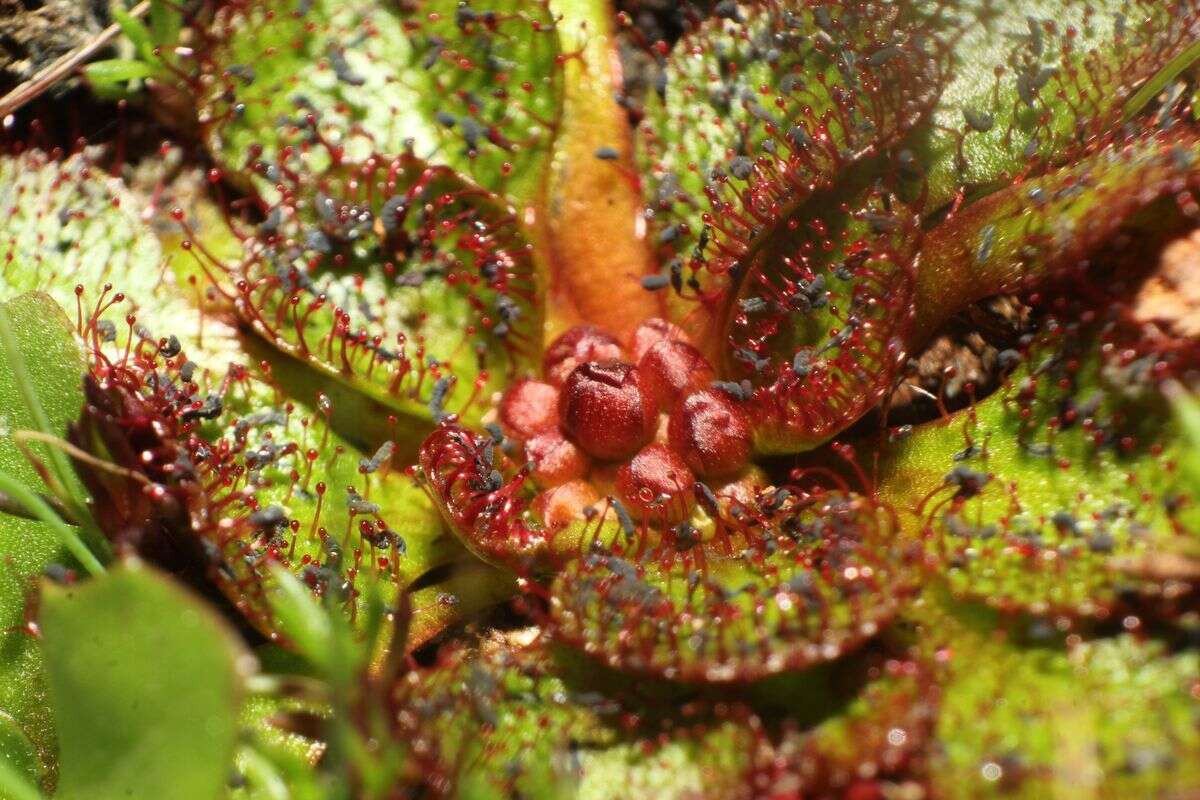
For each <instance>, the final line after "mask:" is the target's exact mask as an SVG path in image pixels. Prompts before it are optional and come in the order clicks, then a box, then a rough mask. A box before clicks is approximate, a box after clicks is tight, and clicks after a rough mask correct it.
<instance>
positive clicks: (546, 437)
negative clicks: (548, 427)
mask: <svg viewBox="0 0 1200 800" xmlns="http://www.w3.org/2000/svg"><path fill="white" fill-rule="evenodd" d="M525 456H526V457H527V458H528V459H529V460H530V461H532V462H533V465H534V466H533V479H534V480H535V481H537V482H538V485H540V486H543V487H550V486H558V485H559V484H562V483H566V482H567V481H573V480H575V479H577V478H582V477H583V476H584V475H586V474H587V471H588V457H587V455H586V454H585V453H584V452H583V451H582V450H580V449H579V448H578V447H576V446H575V445H574V444H573V443H572V442H569V441H568V440H567V439H566V437H564V436H563V435H562V433H560V432H559V431H558V430H557V429H555V430H553V431H549V432H547V433H539V434H538V435H537V436H534V437H533V438H532V439H530V440H529V441H527V442H525Z"/></svg>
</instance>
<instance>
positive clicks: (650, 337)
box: [629, 317, 688, 361]
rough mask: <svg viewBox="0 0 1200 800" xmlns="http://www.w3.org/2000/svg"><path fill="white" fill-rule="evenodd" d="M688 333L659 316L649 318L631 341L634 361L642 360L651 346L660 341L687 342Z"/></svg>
mask: <svg viewBox="0 0 1200 800" xmlns="http://www.w3.org/2000/svg"><path fill="white" fill-rule="evenodd" d="M687 340H688V337H687V334H686V333H684V332H683V328H681V327H679V326H678V325H676V324H674V323H672V322H667V321H666V320H665V319H658V318H657V317H655V318H652V319H648V320H646V321H645V322H643V323H642V324H641V325H638V327H637V330H635V331H634V332H633V337H632V338H631V339H630V342H629V350H630V352H632V353H633V360H634V361H641V360H642V358H643V357H644V356H645V355H646V353H647V352H649V350H650V348H651V347H653V346H654V345H656V344H658V343H659V342H686V341H687Z"/></svg>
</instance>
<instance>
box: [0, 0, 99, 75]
mask: <svg viewBox="0 0 1200 800" xmlns="http://www.w3.org/2000/svg"><path fill="white" fill-rule="evenodd" d="M108 24H109V17H108V3H107V2H105V0H0V94H4V93H6V92H8V91H9V90H10V89H12V88H13V87H14V86H16V85H17V84H19V83H21V82H22V81H26V80H29V79H30V78H32V77H33V76H34V75H36V74H37V73H38V71H39V70H41V69H42V68H43V67H45V66H46V65H47V64H49V63H51V62H52V61H54V60H55V59H57V58H59V57H60V56H62V55H63V54H64V53H67V52H69V51H71V50H73V49H75V48H76V47H79V46H80V45H82V44H85V43H87V42H88V41H90V40H91V39H93V38H95V36H96V35H97V34H98V33H100V31H102V30H104V28H105V27H107V26H108ZM71 83H73V81H64V82H63V83H62V84H60V85H59V86H57V87H55V89H53V90H52V92H57V93H61V92H63V91H66V90H68V89H69V88H70V84H71Z"/></svg>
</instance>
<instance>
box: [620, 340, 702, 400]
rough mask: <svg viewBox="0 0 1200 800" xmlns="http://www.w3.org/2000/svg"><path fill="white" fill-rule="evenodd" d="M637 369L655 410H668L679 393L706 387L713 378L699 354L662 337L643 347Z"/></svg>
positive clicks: (693, 349) (690, 348)
mask: <svg viewBox="0 0 1200 800" xmlns="http://www.w3.org/2000/svg"><path fill="white" fill-rule="evenodd" d="M638 370H639V371H641V373H642V378H643V381H644V383H645V386H646V392H647V394H649V395H650V398H651V400H652V401H653V403H654V407H655V408H656V409H658V410H659V411H667V410H669V409H670V408H671V407H672V406H673V405H674V404H675V402H676V401H677V400H678V399H679V398H680V397H682V396H683V395H686V394H688V393H690V392H693V391H696V390H698V389H703V388H706V387H707V386H708V385H709V384H711V383H712V382H713V378H715V377H716V373H715V372H714V371H713V368H712V364H709V363H708V359H707V358H705V357H704V354H703V353H701V352H700V351H699V350H697V349H696V348H694V347H692V346H691V345H690V344H688V343H686V342H680V341H676V340H672V339H663V340H662V341H660V342H658V343H657V344H655V345H654V346H653V347H651V348H650V349H649V350H647V351H646V354H645V355H644V356H642V360H641V361H639V362H638Z"/></svg>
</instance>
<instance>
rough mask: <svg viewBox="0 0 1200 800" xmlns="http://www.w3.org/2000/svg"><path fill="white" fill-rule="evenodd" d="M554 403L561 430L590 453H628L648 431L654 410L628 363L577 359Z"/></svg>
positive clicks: (616, 456) (609, 456)
mask: <svg viewBox="0 0 1200 800" xmlns="http://www.w3.org/2000/svg"><path fill="white" fill-rule="evenodd" d="M559 408H560V412H561V418H560V421H561V424H562V429H563V430H564V431H565V432H566V434H567V436H569V437H571V439H572V440H573V441H574V442H575V443H576V444H578V445H579V446H580V447H581V448H583V450H584V452H586V453H588V454H589V455H591V456H594V457H595V458H599V459H603V460H606V461H617V460H621V459H625V458H629V457H630V456H632V455H633V454H634V453H636V452H637V451H638V450H639V449H640V448H641V447H642V445H644V444H646V442H648V441H650V439H651V437H652V436H653V435H654V423H655V418H656V416H657V415H656V413H655V409H654V406H653V405H652V404H651V403H650V400H649V398H648V397H647V396H646V392H645V390H644V388H643V386H642V378H641V375H640V373H639V372H638V371H637V369H636V368H635V367H634V366H633V365H632V364H626V363H621V362H609V363H603V364H602V363H597V362H594V361H589V362H587V363H584V364H580V365H579V366H578V367H576V368H575V369H574V370H573V371H572V372H571V374H570V376H568V378H567V382H566V385H565V386H564V387H563V392H562V396H561V398H560V400H559Z"/></svg>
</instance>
